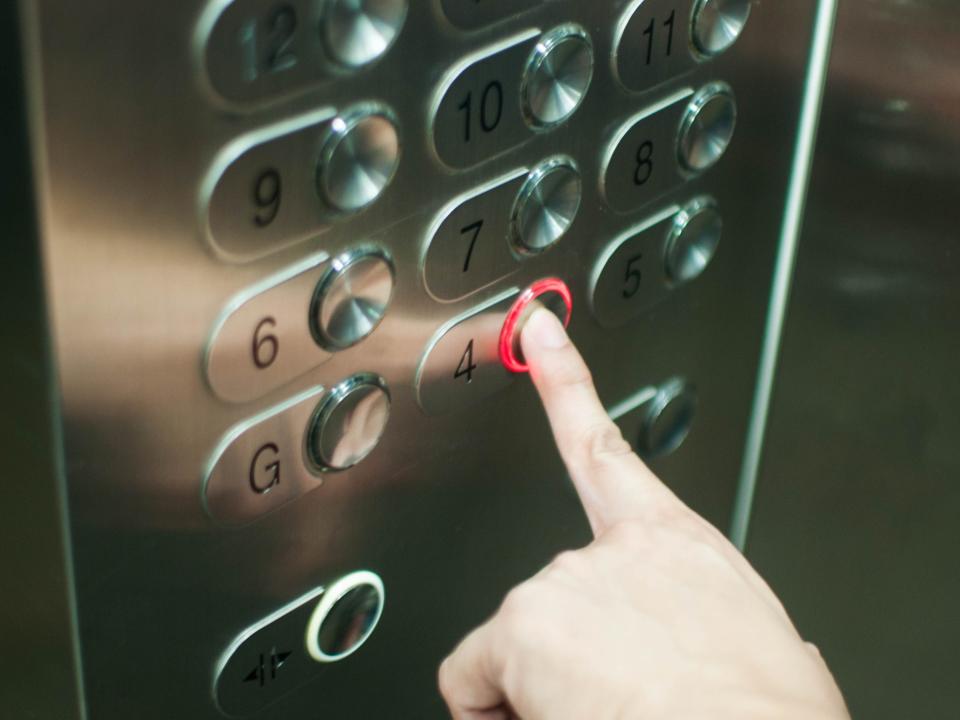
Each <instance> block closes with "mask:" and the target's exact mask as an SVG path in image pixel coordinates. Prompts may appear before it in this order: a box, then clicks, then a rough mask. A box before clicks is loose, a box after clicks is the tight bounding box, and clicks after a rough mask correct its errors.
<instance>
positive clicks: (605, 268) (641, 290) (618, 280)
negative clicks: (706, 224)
mask: <svg viewBox="0 0 960 720" xmlns="http://www.w3.org/2000/svg"><path fill="white" fill-rule="evenodd" d="M677 210H678V208H677V207H676V206H674V207H670V208H668V209H666V210H664V211H663V212H661V213H658V214H657V215H655V216H653V217H652V218H649V219H648V220H645V221H644V222H642V223H640V224H639V225H637V226H635V227H633V228H631V229H630V230H628V231H627V232H625V233H623V234H622V235H620V236H619V237H617V238H616V239H614V240H613V241H612V242H611V243H610V244H609V245H607V247H606V248H605V249H604V251H603V254H602V255H601V256H600V259H599V260H598V261H597V263H596V265H595V266H594V268H593V272H592V273H591V277H590V306H591V309H592V310H593V314H594V317H596V318H597V322H599V323H600V324H601V325H602V326H603V327H606V328H614V327H618V326H620V325H623V324H625V323H627V322H629V321H630V320H632V319H633V318H635V317H637V316H639V315H641V314H643V312H644V311H645V310H647V309H648V308H649V307H651V306H652V305H655V304H656V303H658V302H660V301H661V300H663V299H664V298H666V297H667V295H669V292H670V287H669V285H668V284H667V278H666V273H665V272H664V270H663V248H664V243H665V242H666V240H667V237H668V235H669V234H670V230H671V227H672V221H673V218H674V216H675V215H676V213H677Z"/></svg>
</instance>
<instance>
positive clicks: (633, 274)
mask: <svg viewBox="0 0 960 720" xmlns="http://www.w3.org/2000/svg"><path fill="white" fill-rule="evenodd" d="M641 260H643V254H642V253H641V254H640V255H634V256H633V257H632V258H630V259H629V260H627V270H626V272H625V273H624V277H623V297H624V298H625V299H629V298H632V297H633V296H634V295H636V294H637V292H638V291H639V290H640V280H641V278H642V277H643V275H642V274H641V272H640V268H639V267H637V265H638V264H639V263H640V261H641Z"/></svg>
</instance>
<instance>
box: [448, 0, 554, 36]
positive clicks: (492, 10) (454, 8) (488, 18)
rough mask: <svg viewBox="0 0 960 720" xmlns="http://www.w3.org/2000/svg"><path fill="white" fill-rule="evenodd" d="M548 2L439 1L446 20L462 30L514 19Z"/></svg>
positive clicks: (537, 0)
mask: <svg viewBox="0 0 960 720" xmlns="http://www.w3.org/2000/svg"><path fill="white" fill-rule="evenodd" d="M548 1H549V0H483V1H482V2H477V0H440V6H441V7H442V8H443V12H444V15H446V17H447V19H448V20H449V21H450V22H451V23H453V24H454V25H456V26H457V27H458V28H461V29H463V30H476V29H478V28H482V27H484V26H486V25H492V24H493V23H495V22H498V21H500V20H504V19H506V18H514V17H516V16H517V15H518V14H520V13H523V12H524V11H527V10H531V9H532V8H535V7H537V6H538V5H541V4H542V3H544V2H548Z"/></svg>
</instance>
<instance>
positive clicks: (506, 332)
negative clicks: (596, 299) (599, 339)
mask: <svg viewBox="0 0 960 720" xmlns="http://www.w3.org/2000/svg"><path fill="white" fill-rule="evenodd" d="M537 307H545V308H547V309H548V310H550V311H551V312H553V313H554V314H555V315H556V316H557V317H558V318H560V320H561V322H563V326H564V327H566V326H567V325H569V324H570V315H571V314H572V312H573V297H572V296H571V294H570V288H568V287H567V284H566V283H565V282H563V280H561V279H559V278H544V279H543V280H538V281H537V282H535V283H533V285H531V286H530V287H528V288H527V289H526V290H524V291H523V292H522V293H520V297H518V298H517V300H516V302H514V303H513V307H511V308H510V312H508V313H507V319H506V320H505V321H504V323H503V328H502V329H501V330H500V342H499V354H500V362H502V363H503V366H504V367H505V368H507V370H509V371H511V372H515V373H520V372H527V370H529V368H528V367H527V364H526V362H525V361H524V359H523V352H522V351H521V349H520V332H521V331H522V330H523V326H524V325H525V324H526V322H527V320H528V319H529V317H530V316H531V315H532V314H533V311H534V310H535V309H536V308H537Z"/></svg>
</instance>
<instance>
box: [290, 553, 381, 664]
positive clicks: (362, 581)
mask: <svg viewBox="0 0 960 720" xmlns="http://www.w3.org/2000/svg"><path fill="white" fill-rule="evenodd" d="M383 598H384V592H383V581H382V580H380V578H379V577H378V576H377V575H375V574H374V573H372V572H369V571H367V570H361V571H358V572H354V573H351V574H349V575H347V576H346V577H342V578H340V579H339V580H337V582H335V583H334V584H333V585H331V586H330V587H329V588H327V590H326V592H324V594H323V597H322V598H321V599H320V602H319V603H317V607H316V609H315V610H314V611H313V615H311V616H310V623H309V624H308V625H307V638H306V642H307V652H309V653H310V657H312V658H313V659H314V660H316V661H317V662H336V661H337V660H343V659H344V658H345V657H347V656H348V655H351V654H353V653H355V652H356V651H357V650H359V649H360V646H361V645H363V644H364V643H365V642H366V641H367V639H368V638H369V637H370V634H371V633H372V632H373V630H374V628H376V626H377V622H379V620H380V615H381V613H382V612H383Z"/></svg>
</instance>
